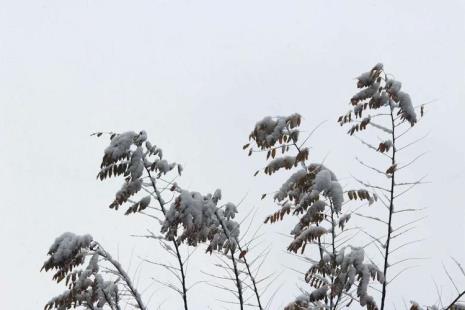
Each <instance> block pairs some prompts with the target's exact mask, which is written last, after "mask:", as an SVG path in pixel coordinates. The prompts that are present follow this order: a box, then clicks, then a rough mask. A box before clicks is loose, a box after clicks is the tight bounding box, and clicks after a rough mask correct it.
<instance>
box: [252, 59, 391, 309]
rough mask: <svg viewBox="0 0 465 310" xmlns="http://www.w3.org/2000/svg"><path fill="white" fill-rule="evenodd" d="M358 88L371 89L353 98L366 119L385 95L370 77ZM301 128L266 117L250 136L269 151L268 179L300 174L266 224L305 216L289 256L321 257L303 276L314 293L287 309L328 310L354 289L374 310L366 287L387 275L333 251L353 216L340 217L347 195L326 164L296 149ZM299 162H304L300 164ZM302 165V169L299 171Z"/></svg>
mask: <svg viewBox="0 0 465 310" xmlns="http://www.w3.org/2000/svg"><path fill="white" fill-rule="evenodd" d="M374 70H382V65H381V64H378V65H377V66H376V68H375V69H374ZM359 87H368V88H366V89H363V90H362V91H361V92H359V93H358V94H357V95H356V96H354V97H353V98H352V101H353V104H354V105H356V108H355V109H356V116H357V117H362V111H363V110H364V109H365V105H364V103H361V101H362V100H365V99H368V98H370V97H373V96H376V98H377V99H376V100H379V102H383V104H385V103H386V102H388V97H387V95H386V94H383V95H381V94H378V95H377V93H378V92H379V88H380V87H381V84H380V82H379V81H377V77H376V76H375V75H373V74H372V73H366V74H363V75H361V76H360V77H359ZM296 115H297V116H296ZM365 119H367V120H365ZM290 120H294V121H290ZM369 122H370V117H369V116H367V117H365V118H364V119H363V120H362V121H361V124H360V125H357V128H356V130H361V129H365V127H366V125H367V124H368V123H369ZM291 123H292V124H291ZM299 125H300V116H298V114H293V115H291V116H289V117H277V118H271V117H265V118H264V119H263V120H261V121H259V122H258V123H257V124H256V125H255V128H254V130H253V131H252V133H251V134H250V139H251V140H253V141H254V142H255V144H256V146H257V147H258V149H259V150H261V151H267V159H269V158H272V159H271V161H270V162H269V163H268V165H267V166H266V167H265V169H264V172H265V173H266V174H270V175H271V174H272V173H274V172H275V171H277V170H278V169H280V168H286V169H292V168H296V169H297V171H295V172H294V173H293V174H291V176H290V177H289V178H288V179H287V180H286V181H285V182H284V183H283V184H282V185H281V187H280V188H279V190H278V191H277V192H276V193H275V194H274V196H273V198H274V201H275V202H276V203H277V204H278V205H279V206H280V207H281V209H279V210H278V211H277V212H275V213H274V214H272V215H270V216H268V217H267V218H266V220H265V223H267V222H271V223H274V222H276V221H278V220H282V219H283V217H284V216H285V215H287V214H291V213H292V214H293V215H301V217H300V218H299V221H298V223H297V224H296V225H295V226H294V228H293V229H292V231H291V235H292V236H293V237H294V238H293V240H292V242H291V243H290V244H289V246H288V250H289V251H291V252H295V253H297V252H298V251H300V252H301V253H302V254H303V253H304V251H305V249H306V246H307V245H308V244H314V245H316V246H317V249H318V251H319V254H320V259H319V260H317V261H315V263H314V264H313V265H312V266H311V267H310V269H309V270H308V271H307V273H306V276H305V280H306V282H307V283H309V284H310V286H311V287H312V288H313V289H312V290H311V291H310V292H308V293H304V294H302V295H301V296H299V297H298V298H297V299H296V300H295V301H293V302H292V303H290V304H289V305H288V306H287V307H286V308H285V309H287V310H293V309H326V308H328V309H330V308H331V303H333V302H335V299H339V298H345V297H346V296H345V295H350V294H352V293H354V291H353V290H351V288H352V287H353V286H356V287H357V288H356V291H355V294H356V295H357V297H358V299H357V300H359V303H360V305H362V306H363V307H366V308H367V309H369V310H375V309H377V306H376V303H375V302H374V300H373V298H372V296H371V295H370V294H369V293H368V285H369V283H370V281H371V280H372V279H377V280H378V281H380V282H383V281H384V278H383V274H382V273H381V272H380V271H379V269H378V268H377V267H376V266H374V265H372V264H367V263H365V262H364V252H363V249H359V248H355V247H347V248H342V249H337V247H336V246H335V243H334V242H335V238H336V237H337V234H338V231H337V230H338V227H339V229H341V230H343V229H344V227H345V225H347V222H348V221H349V219H350V213H347V214H345V215H342V213H341V212H342V207H343V204H344V195H343V189H342V186H341V185H340V183H339V181H338V179H337V177H336V175H335V173H334V172H333V171H331V170H330V169H328V168H327V167H326V166H324V165H322V164H317V163H307V160H308V157H309V150H308V148H302V146H298V145H297V142H298V140H299V136H298V135H297V136H294V137H292V134H293V133H294V132H297V131H298V128H296V127H298V126H299ZM290 147H291V148H292V149H294V150H295V151H296V152H297V155H295V156H283V157H278V158H276V159H275V157H276V150H281V152H282V153H283V154H284V153H286V152H288V151H289V148H290ZM247 148H250V149H249V155H250V154H252V153H253V151H254V146H251V145H250V144H246V145H245V147H244V149H247ZM297 158H299V159H300V160H298V161H297V160H296V159H297ZM298 163H299V164H300V165H297V164H298ZM298 166H299V167H298ZM265 196H266V195H263V197H265ZM349 197H350V199H351V200H352V199H360V200H362V199H371V196H370V195H369V194H368V192H366V191H363V190H359V191H356V192H354V191H351V192H350V195H349ZM327 224H329V225H327ZM328 226H329V227H328Z"/></svg>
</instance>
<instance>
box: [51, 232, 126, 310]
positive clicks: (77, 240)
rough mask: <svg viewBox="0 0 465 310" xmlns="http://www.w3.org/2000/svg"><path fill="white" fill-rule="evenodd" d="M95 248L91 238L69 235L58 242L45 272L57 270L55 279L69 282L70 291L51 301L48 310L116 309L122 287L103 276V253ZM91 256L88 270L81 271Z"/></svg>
mask: <svg viewBox="0 0 465 310" xmlns="http://www.w3.org/2000/svg"><path fill="white" fill-rule="evenodd" d="M95 246H96V245H94V244H93V240H92V236H90V235H84V236H78V235H75V234H73V233H70V232H67V233H64V234H62V235H61V236H59V237H58V238H57V239H56V240H55V242H54V243H53V244H52V246H51V247H50V250H49V252H48V255H50V257H49V259H48V260H47V261H46V262H45V263H44V265H43V267H42V269H45V271H48V270H50V269H54V270H56V273H55V275H54V276H53V279H54V280H56V281H57V282H61V281H62V280H64V279H66V285H67V287H68V289H67V290H66V291H65V292H63V293H62V294H60V295H58V296H56V297H54V298H52V299H51V300H50V301H49V302H47V304H46V305H45V309H54V308H55V309H69V308H74V307H76V306H78V305H83V306H86V307H87V308H89V309H103V308H104V306H105V305H108V306H110V307H111V308H112V309H113V308H114V307H115V306H116V304H117V303H118V299H119V295H118V286H117V285H116V283H115V282H113V281H105V280H104V279H103V277H102V275H101V274H100V273H99V270H100V267H99V254H98V252H94V251H93V247H95ZM89 255H90V257H91V258H90V259H89V262H88V265H87V267H86V268H84V269H77V268H76V267H77V266H79V265H82V264H84V262H85V260H86V257H88V256H89Z"/></svg>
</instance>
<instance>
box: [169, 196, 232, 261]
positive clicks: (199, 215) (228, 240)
mask: <svg viewBox="0 0 465 310" xmlns="http://www.w3.org/2000/svg"><path fill="white" fill-rule="evenodd" d="M175 190H177V191H179V195H178V196H177V197H176V199H175V201H174V202H173V203H172V204H171V207H170V208H169V209H168V211H167V213H166V220H165V221H164V223H163V226H162V228H161V232H162V233H164V234H165V237H166V239H168V240H175V241H176V242H177V243H178V244H181V243H182V242H184V241H185V242H186V243H187V244H188V245H191V246H197V245H198V244H199V243H206V242H208V247H207V250H206V251H207V252H210V253H212V251H214V250H223V251H224V254H227V253H228V252H231V254H233V253H234V252H235V251H236V248H237V243H238V241H237V240H238V237H239V233H240V227H239V223H237V222H236V221H234V220H232V219H233V218H234V217H235V215H236V213H237V208H236V206H235V205H234V204H233V203H227V204H226V205H225V208H224V210H223V209H221V208H220V207H219V206H218V202H219V201H220V199H221V190H219V189H217V190H216V191H215V193H214V194H213V195H212V194H207V195H202V194H200V193H198V192H190V191H187V190H183V189H180V188H176V189H175ZM181 227H182V229H181Z"/></svg>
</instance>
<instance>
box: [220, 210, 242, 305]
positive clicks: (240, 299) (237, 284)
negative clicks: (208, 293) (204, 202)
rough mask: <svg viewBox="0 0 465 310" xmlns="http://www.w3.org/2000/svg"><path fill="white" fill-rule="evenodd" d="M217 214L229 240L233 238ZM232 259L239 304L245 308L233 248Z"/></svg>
mask: <svg viewBox="0 0 465 310" xmlns="http://www.w3.org/2000/svg"><path fill="white" fill-rule="evenodd" d="M215 215H216V218H217V219H218V221H219V222H220V224H221V228H222V229H223V231H224V234H225V235H226V237H227V238H228V240H231V235H230V234H229V230H228V228H227V227H226V225H224V223H223V219H221V218H220V216H219V215H218V212H217V211H215ZM238 244H239V243H238ZM231 261H232V263H233V268H234V275H235V277H236V286H237V294H238V298H239V304H240V306H241V310H244V298H243V297H242V284H241V280H240V279H239V269H237V262H236V258H235V257H234V252H233V251H232V250H231Z"/></svg>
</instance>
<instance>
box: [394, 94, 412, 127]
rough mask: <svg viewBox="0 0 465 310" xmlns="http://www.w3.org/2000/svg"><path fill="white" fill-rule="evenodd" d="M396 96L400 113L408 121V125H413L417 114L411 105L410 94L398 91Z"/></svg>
mask: <svg viewBox="0 0 465 310" xmlns="http://www.w3.org/2000/svg"><path fill="white" fill-rule="evenodd" d="M398 98H399V108H400V114H401V116H402V118H403V119H406V120H407V121H408V122H409V123H410V125H412V126H413V125H415V123H416V122H417V114H416V113H415V109H414V107H413V105H412V100H411V99H410V95H409V94H407V93H404V92H399V93H398Z"/></svg>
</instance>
